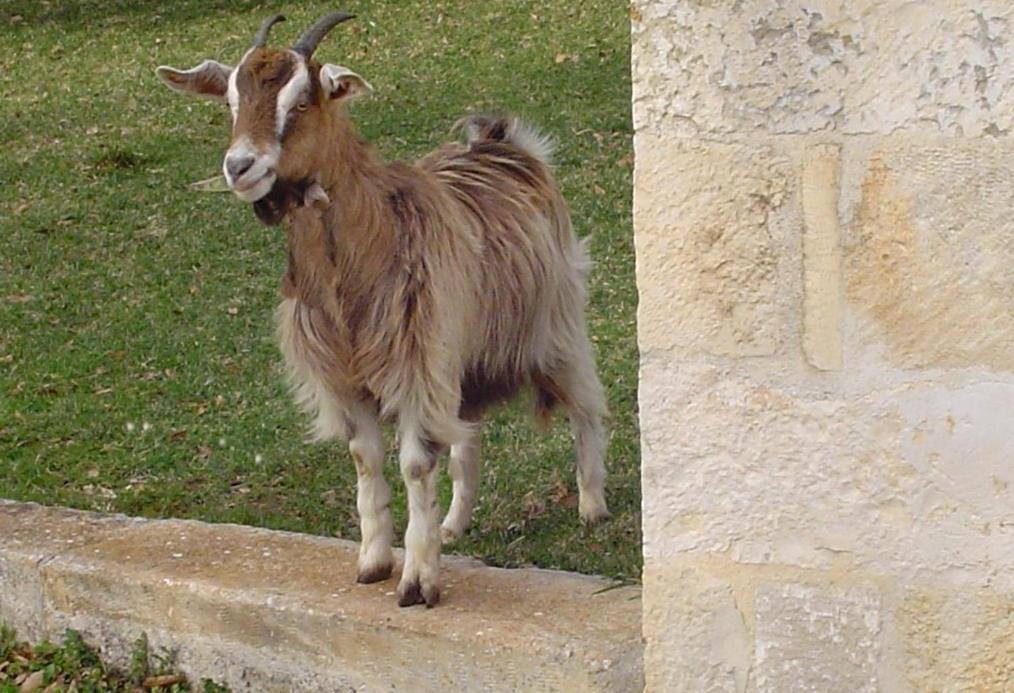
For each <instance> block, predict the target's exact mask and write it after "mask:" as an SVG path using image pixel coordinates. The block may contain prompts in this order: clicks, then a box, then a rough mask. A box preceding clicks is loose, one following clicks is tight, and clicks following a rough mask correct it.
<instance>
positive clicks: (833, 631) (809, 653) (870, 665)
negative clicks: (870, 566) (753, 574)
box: [757, 584, 880, 693]
mask: <svg viewBox="0 0 1014 693" xmlns="http://www.w3.org/2000/svg"><path fill="white" fill-rule="evenodd" d="M879 634H880V600H879V598H878V595H877V594H876V592H870V591H859V590H849V591H845V590H840V589H828V588H816V587H811V586H809V585H796V584H788V585H772V586H766V587H765V588H764V589H762V590H760V592H759V593H758V594H757V690H758V691H772V692H773V693H774V692H780V691H792V690H797V691H798V690H811V691H826V692H827V693H831V692H832V691H841V693H864V692H866V691H869V692H872V691H876V690H877V675H876V669H877V661H878V659H879V657H880V643H879V638H878V636H879Z"/></svg>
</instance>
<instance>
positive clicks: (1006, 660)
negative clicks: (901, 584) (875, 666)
mask: <svg viewBox="0 0 1014 693" xmlns="http://www.w3.org/2000/svg"><path fill="white" fill-rule="evenodd" d="M897 615H898V620H899V624H900V630H901V633H902V635H903V637H904V642H905V654H906V656H907V660H906V662H905V675H906V681H907V683H908V684H909V685H910V686H911V687H912V690H915V691H943V690H962V691H1007V690H1010V687H1011V682H1014V593H1008V594H993V593H989V592H985V591H982V592H972V593H964V594H955V593H953V592H950V593H949V592H946V591H943V590H918V589H911V590H908V591H907V593H906V594H905V596H904V599H903V600H902V603H901V604H900V606H899V608H898V614H897Z"/></svg>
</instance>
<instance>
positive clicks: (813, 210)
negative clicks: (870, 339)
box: [800, 144, 842, 371]
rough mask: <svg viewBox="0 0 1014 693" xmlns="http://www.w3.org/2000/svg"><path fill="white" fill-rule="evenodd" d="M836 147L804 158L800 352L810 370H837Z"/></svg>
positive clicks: (817, 148) (813, 151)
mask: <svg viewBox="0 0 1014 693" xmlns="http://www.w3.org/2000/svg"><path fill="white" fill-rule="evenodd" d="M840 156H841V151H840V148H839V147H837V146H835V145H830V144H824V145H818V146H815V147H811V148H810V149H808V150H807V151H806V152H805V154H804V158H803V167H802V168H803V170H802V181H801V183H800V185H801V188H802V195H801V197H802V204H803V222H804V224H803V314H804V318H803V351H804V352H805V353H806V359H807V361H809V362H810V365H811V366H813V367H814V368H819V369H821V370H825V371H834V370H838V369H840V368H841V359H842V339H841V329H842V327H841V325H842V300H841V284H842V277H841V274H842V272H841V237H840V233H839V230H838V196H837V192H838V167H839V159H840Z"/></svg>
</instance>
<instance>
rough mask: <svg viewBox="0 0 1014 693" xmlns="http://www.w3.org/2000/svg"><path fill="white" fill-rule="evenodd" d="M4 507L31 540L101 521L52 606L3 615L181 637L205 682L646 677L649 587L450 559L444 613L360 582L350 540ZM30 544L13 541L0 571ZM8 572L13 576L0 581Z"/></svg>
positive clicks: (46, 625) (24, 622) (478, 683)
mask: <svg viewBox="0 0 1014 693" xmlns="http://www.w3.org/2000/svg"><path fill="white" fill-rule="evenodd" d="M0 509H3V510H4V511H5V512H3V513H0V522H3V523H4V524H3V525H2V526H0V531H3V530H6V531H14V532H16V533H17V535H18V536H20V537H22V541H23V542H30V541H31V539H30V537H31V535H32V532H33V531H34V532H38V533H39V535H40V536H43V534H42V533H43V531H44V530H43V527H48V528H50V529H51V530H52V531H55V532H56V534H58V535H61V536H62V535H63V534H70V535H74V536H78V535H77V534H75V532H77V531H78V530H77V529H73V530H67V531H66V532H65V531H64V530H63V529H59V527H60V525H61V524H62V523H69V524H71V525H73V526H74V528H80V527H82V526H84V527H86V528H89V531H88V532H85V534H87V536H86V537H85V538H84V540H83V541H81V542H76V543H74V544H72V545H70V546H69V547H66V548H65V547H63V546H61V545H60V541H59V540H57V541H55V542H51V544H49V545H47V546H45V547H44V548H43V549H42V552H43V553H44V558H43V560H41V562H37V563H36V564H34V570H35V578H34V579H35V583H36V585H37V586H38V590H37V592H36V593H35V595H34V596H35V597H36V598H37V599H39V604H38V606H37V608H34V609H32V610H24V609H20V608H19V607H18V604H20V603H21V599H22V596H21V594H19V593H16V592H13V591H10V590H7V589H0V616H3V617H4V618H8V619H11V620H12V621H14V624H15V625H17V626H18V627H19V628H25V627H28V628H32V627H34V628H36V629H37V632H43V633H45V634H48V635H50V636H57V635H59V633H60V632H62V629H63V628H65V627H74V628H78V629H80V630H82V631H83V632H84V633H85V635H86V636H89V637H90V638H92V639H97V640H100V641H102V642H104V643H106V644H107V646H108V648H109V649H110V650H111V651H112V652H113V653H114V654H116V653H120V654H125V653H126V652H128V650H129V643H130V641H131V640H132V639H133V638H135V637H136V636H137V634H139V633H140V632H142V631H144V632H147V633H148V634H149V636H150V637H151V639H152V641H153V642H154V643H156V644H159V645H161V644H167V645H168V644H171V645H173V646H180V647H181V648H182V649H181V655H180V657H181V659H180V664H181V666H182V668H183V669H184V670H186V671H187V672H188V673H190V674H191V675H192V676H194V677H195V678H197V679H200V678H201V677H210V678H215V679H218V680H222V679H223V678H224V680H225V682H226V683H228V684H229V685H230V686H231V687H233V688H234V690H243V689H256V690H335V689H340V688H346V689H347V688H349V687H352V688H357V689H358V688H366V689H368V690H378V689H389V688H395V689H405V690H448V689H461V690H480V689H481V690H575V689H579V690H640V687H641V686H642V673H641V655H640V650H641V645H640V607H639V603H638V600H637V596H638V595H639V590H637V589H636V588H622V589H618V590H610V591H606V592H601V593H597V592H599V590H601V589H602V587H603V586H604V585H605V584H606V583H604V582H603V581H602V580H599V579H595V578H587V577H584V576H578V575H570V574H565V573H557V572H552V571H539V570H521V571H509V570H499V569H494V568H487V567H485V566H482V565H481V564H479V563H478V562H476V561H472V560H468V559H454V558H449V559H447V560H446V561H445V565H444V572H443V576H444V577H443V579H444V583H443V584H444V590H443V594H442V597H443V599H442V601H441V604H440V606H439V607H438V608H436V609H431V610H426V609H422V608H418V609H400V608H398V606H397V605H396V603H395V600H394V599H393V597H392V595H393V590H394V582H393V581H387V582H382V583H377V584H374V585H369V586H366V585H356V584H355V575H356V569H355V558H356V547H355V545H353V544H351V543H350V542H342V541H336V540H329V539H323V538H318V537H310V536H303V535H295V534H287V533H281V532H271V531H266V530H259V529H253V528H248V527H239V526H233V525H206V524H202V523H197V522H184V521H130V520H126V519H125V518H116V519H114V520H111V522H113V523H114V524H117V525H118V528H117V529H116V531H113V532H108V531H105V530H104V529H103V522H104V521H105V518H103V517H102V516H94V515H90V514H84V513H68V514H66V515H65V516H61V515H59V514H54V513H53V512H52V511H50V510H49V509H46V508H40V507H39V506H32V505H25V504H5V505H0ZM82 517H83V518H85V521H84V522H82V520H81V518H82ZM43 521H44V522H45V525H43V524H40V523H41V522H43ZM54 527H56V528H57V529H55V530H53V529H52V528H54ZM23 553H24V551H23V550H22V549H20V548H18V547H15V549H14V551H13V552H11V551H9V550H8V546H7V544H6V543H5V544H4V545H0V565H4V563H2V562H3V561H5V560H9V555H11V554H13V555H15V556H21V555H23ZM32 569H33V566H31V565H28V566H27V567H26V570H29V571H31V570H32ZM6 579H7V578H6V575H5V574H3V573H0V588H2V587H4V581H5V580H6ZM596 593H597V594H596ZM40 611H41V615H40ZM40 621H41V624H40V623H39V622H40Z"/></svg>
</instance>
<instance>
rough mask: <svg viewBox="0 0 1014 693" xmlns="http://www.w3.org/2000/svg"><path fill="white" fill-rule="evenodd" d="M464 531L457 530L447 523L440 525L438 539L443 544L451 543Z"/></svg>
mask: <svg viewBox="0 0 1014 693" xmlns="http://www.w3.org/2000/svg"><path fill="white" fill-rule="evenodd" d="M463 533H464V532H459V531H457V530H456V529H454V528H453V527H448V526H447V525H441V526H440V541H441V543H443V544H453V543H454V542H455V541H457V540H458V539H459V538H460V537H461V535H462V534H463Z"/></svg>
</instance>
